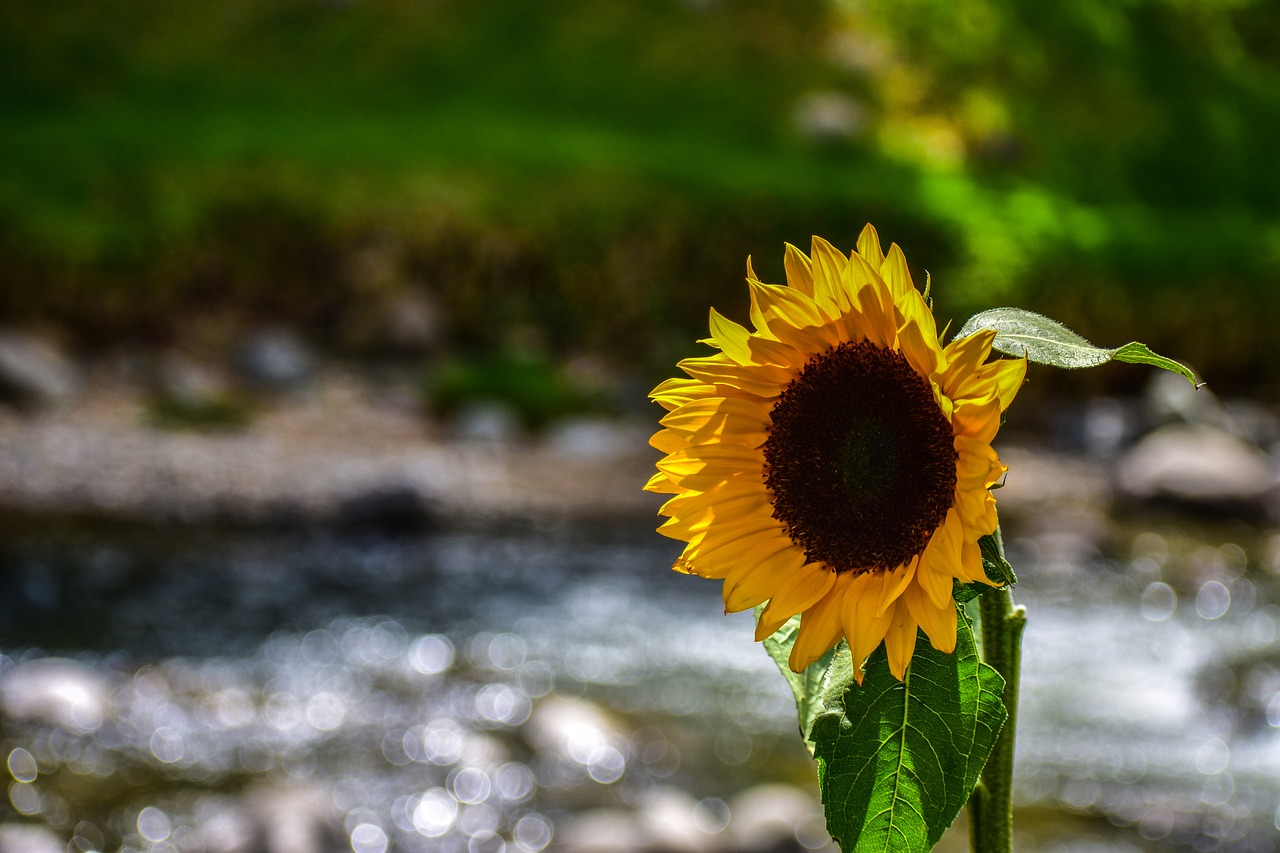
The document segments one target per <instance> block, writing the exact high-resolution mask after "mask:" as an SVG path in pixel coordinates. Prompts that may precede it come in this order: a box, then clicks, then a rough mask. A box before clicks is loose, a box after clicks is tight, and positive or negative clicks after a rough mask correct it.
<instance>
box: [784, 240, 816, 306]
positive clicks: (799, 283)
mask: <svg viewBox="0 0 1280 853" xmlns="http://www.w3.org/2000/svg"><path fill="white" fill-rule="evenodd" d="M782 265H783V267H784V268H785V269H786V271H787V284H788V285H789V286H791V287H794V288H795V289H796V290H798V291H800V292H801V293H803V294H804V295H805V296H813V267H812V264H811V263H810V262H809V258H808V257H807V256H806V255H805V253H804V252H802V251H800V250H799V249H797V248H796V247H795V246H793V245H791V244H790V243H788V244H787V249H786V252H785V253H784V254H783V256H782Z"/></svg>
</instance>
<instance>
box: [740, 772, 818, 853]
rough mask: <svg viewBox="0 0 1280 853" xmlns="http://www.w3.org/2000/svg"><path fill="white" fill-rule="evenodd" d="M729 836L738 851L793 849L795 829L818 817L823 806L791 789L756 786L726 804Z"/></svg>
mask: <svg viewBox="0 0 1280 853" xmlns="http://www.w3.org/2000/svg"><path fill="white" fill-rule="evenodd" d="M729 815H730V817H729V833H730V834H731V835H732V836H733V841H734V845H735V848H736V849H738V850H743V851H748V850H758V851H766V850H777V849H788V848H794V847H795V845H796V837H797V836H796V832H797V828H798V827H800V826H802V825H805V826H807V824H808V823H810V822H811V820H812V817H813V816H814V815H818V816H819V817H821V815H822V806H821V805H819V804H818V801H817V800H816V799H814V798H813V797H812V796H811V795H809V794H806V793H805V792H804V791H801V790H800V789H799V788H796V787H794V786H792V785H783V784H766V785H756V786H755V787H752V788H748V789H746V790H745V791H742V792H740V793H739V794H738V795H737V796H735V797H734V798H733V799H732V800H730V801H729Z"/></svg>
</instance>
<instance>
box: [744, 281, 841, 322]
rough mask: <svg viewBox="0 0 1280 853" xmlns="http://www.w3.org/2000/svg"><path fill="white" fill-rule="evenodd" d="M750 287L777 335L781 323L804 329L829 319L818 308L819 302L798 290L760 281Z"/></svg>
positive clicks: (766, 319)
mask: <svg viewBox="0 0 1280 853" xmlns="http://www.w3.org/2000/svg"><path fill="white" fill-rule="evenodd" d="M750 287H751V290H752V292H753V293H755V294H756V298H757V301H758V302H759V303H760V309H761V311H763V312H764V317H765V321H766V323H768V326H769V330H770V331H772V332H774V333H775V335H776V333H777V326H778V325H779V324H782V325H786V326H790V327H791V328H794V329H802V328H804V327H805V326H820V325H823V324H824V323H826V321H827V318H826V317H824V316H823V315H822V312H821V311H819V310H818V306H817V303H815V302H814V301H813V300H812V299H810V298H809V297H808V296H805V295H804V294H803V293H801V292H800V291H798V290H793V289H792V288H790V287H778V286H777V285H772V284H761V283H760V282H751V283H750Z"/></svg>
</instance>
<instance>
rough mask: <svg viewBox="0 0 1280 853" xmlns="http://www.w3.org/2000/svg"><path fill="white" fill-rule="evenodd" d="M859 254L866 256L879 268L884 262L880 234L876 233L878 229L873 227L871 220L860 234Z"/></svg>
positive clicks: (870, 262)
mask: <svg viewBox="0 0 1280 853" xmlns="http://www.w3.org/2000/svg"><path fill="white" fill-rule="evenodd" d="M858 254H859V255H861V256H862V257H864V258H866V260H867V262H868V263H869V264H871V266H872V267H874V268H875V269H877V270H878V269H880V266H881V264H883V263H884V251H883V250H882V249H881V248H880V235H879V234H877V233H876V229H875V228H873V227H872V225H871V223H870V222H868V223H867V225H866V227H865V228H863V229H862V233H861V234H859V235H858Z"/></svg>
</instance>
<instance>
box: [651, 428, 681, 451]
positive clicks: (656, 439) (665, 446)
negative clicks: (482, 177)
mask: <svg viewBox="0 0 1280 853" xmlns="http://www.w3.org/2000/svg"><path fill="white" fill-rule="evenodd" d="M649 446H650V447H652V448H654V449H655V450H661V451H662V452H663V453H675V452H676V451H679V450H684V449H685V448H686V447H688V446H689V440H688V439H686V438H684V437H683V436H681V435H678V434H677V433H674V432H672V431H671V430H669V429H664V430H659V431H658V432H655V433H654V434H653V436H652V437H651V438H650V439H649Z"/></svg>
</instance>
